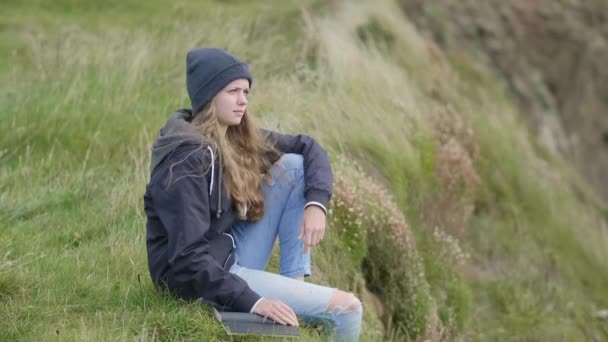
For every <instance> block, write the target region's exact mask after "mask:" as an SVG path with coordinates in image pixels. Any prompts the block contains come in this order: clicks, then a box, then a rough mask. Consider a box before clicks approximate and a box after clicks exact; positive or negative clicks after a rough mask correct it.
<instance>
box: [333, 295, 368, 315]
mask: <svg viewBox="0 0 608 342" xmlns="http://www.w3.org/2000/svg"><path fill="white" fill-rule="evenodd" d="M336 308H338V310H337V314H338V315H340V314H347V313H350V312H356V311H358V312H362V311H363V308H362V306H361V301H360V300H359V298H357V297H356V296H355V295H354V294H352V293H349V292H344V291H341V290H336V291H334V293H333V295H332V296H331V298H330V299H329V305H327V311H328V312H330V311H333V310H335V309H336Z"/></svg>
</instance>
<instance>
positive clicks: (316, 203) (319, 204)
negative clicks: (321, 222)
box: [304, 201, 327, 216]
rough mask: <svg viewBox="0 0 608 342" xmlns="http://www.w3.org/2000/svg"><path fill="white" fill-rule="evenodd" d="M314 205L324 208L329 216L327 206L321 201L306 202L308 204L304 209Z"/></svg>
mask: <svg viewBox="0 0 608 342" xmlns="http://www.w3.org/2000/svg"><path fill="white" fill-rule="evenodd" d="M311 205H314V206H315V207H319V208H321V209H322V210H323V212H324V213H325V216H327V208H325V206H324V205H323V204H321V203H319V202H315V201H311V202H308V203H306V205H305V206H304V209H306V208H307V207H309V206H311Z"/></svg>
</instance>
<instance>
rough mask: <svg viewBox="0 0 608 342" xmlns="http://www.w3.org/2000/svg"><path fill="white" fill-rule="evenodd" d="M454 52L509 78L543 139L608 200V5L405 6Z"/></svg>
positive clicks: (546, 1) (419, 0)
mask: <svg viewBox="0 0 608 342" xmlns="http://www.w3.org/2000/svg"><path fill="white" fill-rule="evenodd" d="M400 3H401V6H402V8H403V9H404V11H405V13H406V15H407V16H408V17H409V18H410V19H411V20H412V21H413V22H414V23H416V25H417V26H418V27H419V28H420V29H421V30H422V31H425V32H427V33H429V34H431V35H432V37H433V39H434V40H435V41H437V42H438V43H439V44H441V45H442V46H443V47H444V48H446V50H448V51H452V52H458V51H462V50H468V51H469V52H473V53H474V54H475V55H477V56H478V57H479V58H481V59H483V60H484V61H485V62H486V63H488V64H489V65H491V66H492V67H493V68H494V69H495V70H496V71H497V73H498V74H499V75H500V76H501V77H502V79H504V81H505V83H506V86H507V88H508V89H509V91H510V92H511V94H512V96H513V97H514V99H515V100H516V101H517V103H518V105H519V106H520V108H521V112H522V113H523V116H524V118H525V119H526V121H527V122H528V123H529V125H530V127H531V128H532V131H533V132H534V133H535V134H536V136H537V137H538V139H539V141H540V142H541V143H542V144H543V145H544V146H546V147H548V148H549V149H550V150H551V151H553V152H555V153H559V154H560V155H562V156H564V157H566V159H568V160H570V161H571V162H572V163H573V164H574V165H575V166H576V168H577V169H578V170H579V172H580V173H581V174H582V175H584V177H585V178H587V179H588V181H589V182H590V183H591V184H593V186H594V187H595V188H596V189H597V190H598V193H600V194H601V195H602V196H603V198H604V199H608V67H607V66H606V62H607V61H608V2H607V1H605V0H571V1H565V0H560V1H555V0H538V1H527V0H510V1H502V0H486V1H476V0H444V1H428V0H426V1H425V0H401V1H400Z"/></svg>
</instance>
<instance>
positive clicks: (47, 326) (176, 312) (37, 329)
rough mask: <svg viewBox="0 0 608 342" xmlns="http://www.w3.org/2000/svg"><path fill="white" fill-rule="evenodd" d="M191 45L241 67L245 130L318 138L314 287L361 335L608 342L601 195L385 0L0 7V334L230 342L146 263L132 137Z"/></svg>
mask: <svg viewBox="0 0 608 342" xmlns="http://www.w3.org/2000/svg"><path fill="white" fill-rule="evenodd" d="M202 45H212V46H219V47H223V48H226V49H229V50H230V51H231V52H233V53H235V54H236V55H238V56H241V57H242V58H243V59H245V60H246V61H248V62H249V63H250V65H251V68H252V70H253V74H254V86H253V89H252V93H251V107H252V112H253V113H255V116H256V117H257V119H258V122H259V123H260V124H261V125H262V126H265V127H268V128H279V129H280V130H281V131H285V132H292V133H295V132H305V133H307V134H310V135H312V136H314V137H315V138H316V139H317V140H319V141H320V142H322V143H323V145H324V146H325V147H326V148H327V149H328V150H329V154H330V158H331V159H332V161H333V162H334V163H333V165H334V169H335V171H336V180H337V181H338V182H339V183H340V184H342V185H341V186H340V187H339V188H337V189H336V194H335V200H334V202H333V203H332V214H331V215H330V217H329V219H328V232H327V237H326V239H325V240H324V241H323V243H322V244H321V245H320V246H319V247H317V248H316V249H315V250H314V257H313V258H314V259H313V260H314V273H315V276H314V277H313V281H315V282H318V283H321V284H325V285H331V286H337V287H340V288H342V289H346V290H350V291H355V292H356V293H357V294H358V295H359V297H360V298H362V299H363V302H364V307H365V317H364V321H365V322H364V329H363V335H362V340H364V341H368V340H369V341H375V340H377V341H380V340H387V339H388V340H404V339H409V340H423V339H431V340H440V339H458V338H461V339H466V340H480V341H485V340H564V341H571V340H598V341H599V340H602V339H606V338H608V327H607V325H606V324H605V322H601V321H599V320H597V319H596V318H594V317H593V314H594V312H595V311H597V310H599V309H602V308H607V307H608V300H607V297H606V295H605V294H606V290H605V285H606V284H608V253H607V252H606V251H607V250H608V248H606V247H608V235H607V234H606V232H603V231H602V230H601V229H600V226H601V223H600V221H599V220H601V219H603V220H606V209H605V208H606V205H605V204H603V203H601V200H598V199H597V197H594V195H593V194H592V191H591V190H589V188H588V186H587V185H585V184H584V182H582V181H581V180H580V178H579V177H577V176H575V175H573V173H572V171H571V168H569V167H568V166H567V165H565V163H564V162H563V161H560V160H558V159H557V158H554V157H552V156H550V155H548V153H547V152H546V151H544V150H542V149H539V147H538V146H537V145H536V144H535V143H534V142H532V141H531V140H530V139H531V137H530V134H529V133H528V132H527V130H526V129H525V128H524V127H523V126H522V125H521V120H519V119H518V113H517V112H516V111H515V109H514V107H513V105H512V103H511V102H510V99H509V98H508V96H507V95H506V94H505V93H504V90H503V89H502V87H501V85H500V84H499V82H498V81H497V80H496V78H494V77H493V76H492V75H491V74H490V73H489V72H487V71H485V70H484V69H483V68H482V67H480V66H479V65H477V64H476V63H475V62H473V61H472V60H471V59H470V58H469V57H467V56H464V55H462V54H454V53H451V52H446V53H444V54H440V55H437V54H436V52H435V53H434V52H431V50H430V49H429V45H428V42H426V41H425V40H424V39H423V38H422V37H421V36H420V35H419V34H418V32H417V31H416V30H414V29H413V28H412V26H411V25H410V23H409V22H407V21H406V19H405V18H404V17H403V16H402V15H400V14H399V10H398V9H397V7H396V6H395V4H393V3H392V2H379V3H377V4H376V5H374V6H371V5H369V4H365V3H355V2H344V3H343V4H341V5H340V4H338V5H331V4H328V3H326V2H322V1H307V2H303V3H301V2H291V1H273V2H265V1H260V2H251V1H236V0H235V1H202V2H198V1H178V2H173V3H171V4H169V3H167V2H161V1H148V2H137V1H106V2H90V1H73V0H72V1H67V0H66V1H54V2H45V1H5V2H4V4H3V11H2V13H0V49H1V50H2V51H7V52H8V53H7V54H2V55H1V57H0V113H2V114H0V340H7V341H13V340H32V341H34V340H94V341H97V340H133V339H139V340H163V341H164V340H208V341H225V340H229V338H228V337H227V336H226V335H225V334H224V333H223V331H222V329H221V327H220V326H219V324H217V323H216V322H214V321H213V319H212V316H211V315H210V311H209V308H208V307H206V306H204V305H200V304H195V303H185V302H181V301H178V300H175V299H174V298H171V297H169V296H166V295H163V294H160V293H157V292H156V291H154V289H153V287H152V284H151V281H150V277H149V273H148V270H147V262H146V254H145V215H144V213H143V203H142V195H143V192H144V189H145V185H146V182H147V177H148V173H149V170H148V165H149V146H150V144H151V142H152V141H153V140H154V137H155V136H156V133H157V131H158V129H159V127H161V125H162V124H163V123H164V121H165V120H166V118H167V116H168V115H169V114H170V112H171V111H172V110H173V109H175V108H179V107H183V106H187V105H188V102H187V97H186V91H185V86H184V75H183V73H184V58H185V57H184V56H185V53H186V51H187V50H188V49H189V48H191V47H194V46H202ZM447 147H450V148H451V149H448V148H447ZM353 160H356V161H357V165H359V166H355V164H353V163H351V161H353ZM353 194H357V195H353ZM353 196H354V197H353ZM598 208H599V210H598ZM601 208H604V209H601ZM391 234H393V235H391ZM401 239H406V240H407V241H408V242H407V243H404V242H403V241H405V240H401ZM400 241H401V242H400ZM271 270H275V271H276V270H277V265H276V255H275V256H274V258H273V260H272V262H271ZM302 332H303V334H304V335H305V337H304V338H303V339H302V340H319V339H320V338H321V337H320V333H319V330H318V329H315V328H309V329H305V330H302ZM234 340H236V341H265V340H269V339H267V338H255V337H241V338H235V339H234Z"/></svg>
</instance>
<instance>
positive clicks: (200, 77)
mask: <svg viewBox="0 0 608 342" xmlns="http://www.w3.org/2000/svg"><path fill="white" fill-rule="evenodd" d="M239 78H245V79H247V80H248V81H249V87H251V84H252V83H253V81H252V78H251V73H250V72H249V67H248V66H247V64H245V63H244V62H242V61H241V60H239V59H238V58H236V57H235V56H233V55H231V54H230V53H228V52H226V51H224V50H221V49H216V48H199V49H192V50H190V51H188V55H187V56H186V86H187V87H188V95H189V96H190V102H192V117H194V116H196V115H197V114H198V113H199V112H200V111H201V110H202V109H203V108H205V106H206V105H207V104H208V103H209V101H211V99H213V97H214V96H215V95H216V94H217V93H219V91H220V90H222V89H223V88H224V87H225V86H226V85H227V84H228V83H230V82H232V81H234V80H236V79H239Z"/></svg>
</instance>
